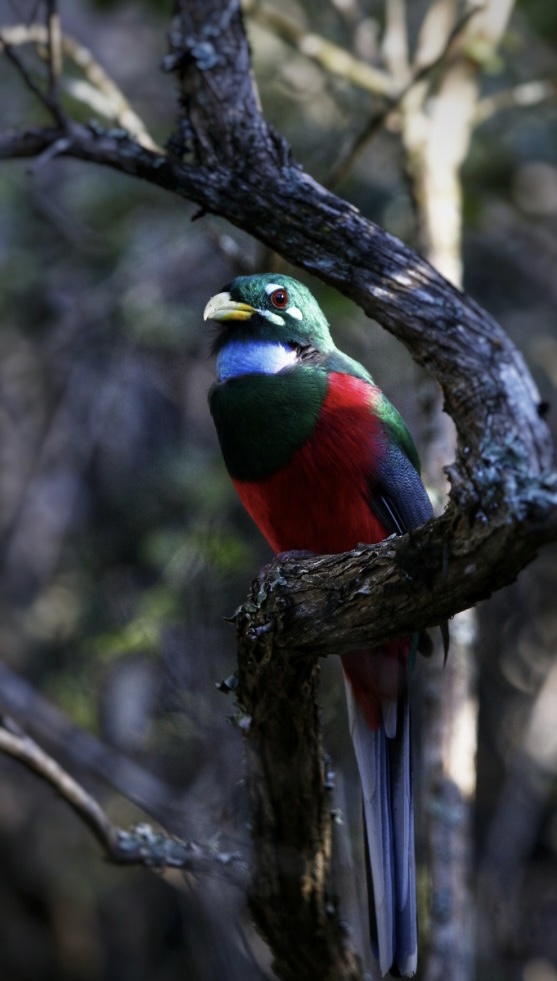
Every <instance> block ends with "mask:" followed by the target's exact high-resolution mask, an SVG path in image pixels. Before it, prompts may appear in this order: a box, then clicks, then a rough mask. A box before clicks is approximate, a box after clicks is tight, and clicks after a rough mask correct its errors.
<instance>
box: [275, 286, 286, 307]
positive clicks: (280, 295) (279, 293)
mask: <svg viewBox="0 0 557 981" xmlns="http://www.w3.org/2000/svg"><path fill="white" fill-rule="evenodd" d="M271 303H272V304H273V306H274V307H276V308H277V310H284V309H285V308H286V307H287V306H288V292H287V291H286V290H285V289H283V287H282V286H281V287H280V289H278V290H273V292H272V293H271Z"/></svg>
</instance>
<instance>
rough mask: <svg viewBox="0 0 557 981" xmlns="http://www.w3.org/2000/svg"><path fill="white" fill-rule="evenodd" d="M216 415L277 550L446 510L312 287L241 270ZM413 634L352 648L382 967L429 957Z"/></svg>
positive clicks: (224, 297)
mask: <svg viewBox="0 0 557 981" xmlns="http://www.w3.org/2000/svg"><path fill="white" fill-rule="evenodd" d="M204 316H205V319H206V320H207V319H209V320H215V321H217V322H218V324H219V328H220V329H219V333H218V335H217V337H216V340H215V343H214V351H215V353H216V355H217V381H216V383H215V384H214V385H213V386H212V388H211V391H210V393H209V404H210V408H211V413H212V416H213V419H214V422H215V426H216V429H217V433H218V437H219V441H220V445H221V449H222V453H223V456H224V461H225V463H226V467H227V469H228V471H229V473H230V476H231V478H232V481H233V483H234V486H235V488H236V490H237V492H238V494H239V496H240V499H241V501H242V503H243V505H244V507H245V508H246V510H247V511H248V512H249V514H250V515H251V517H252V518H253V520H254V521H255V523H256V524H257V525H258V527H259V529H260V530H261V532H262V533H263V535H264V536H265V538H266V539H267V541H268V542H269V544H270V545H271V547H272V548H273V549H274V551H275V552H288V551H293V550H307V551H310V552H314V553H320V554H330V553H334V552H345V551H349V550H350V549H353V548H355V546H356V545H357V544H358V543H360V542H368V543H370V544H373V543H375V542H378V541H381V540H382V539H384V538H386V537H388V536H389V535H392V534H394V533H398V534H400V533H403V532H405V531H407V530H410V529H413V528H416V527H418V526H419V525H422V524H423V523H424V522H426V521H427V520H428V519H429V518H430V517H431V516H432V509H431V504H430V502H429V499H428V496H427V494H426V492H425V489H424V486H423V484H422V481H421V479H420V476H419V460H418V456H417V453H416V449H415V447H414V444H413V442H412V439H411V437H410V434H409V433H408V430H407V428H406V426H405V424H404V422H403V420H402V418H401V416H400V415H399V413H398V412H397V410H396V409H395V408H394V407H393V406H392V405H391V403H390V402H389V401H388V400H387V399H386V398H385V396H384V395H383V393H382V392H381V391H380V389H379V388H378V387H377V386H376V385H375V384H374V382H373V379H372V377H371V375H370V374H369V372H368V371H366V369H365V368H364V367H363V366H362V365H361V364H358V362H357V361H354V360H353V359H352V358H350V357H348V356H347V355H346V354H343V353H342V351H339V350H338V348H337V347H335V344H334V342H333V340H332V338H331V334H330V332H329V325H328V323H327V320H326V319H325V316H324V315H323V313H322V311H321V309H320V307H319V305H318V304H317V302H316V300H315V299H314V297H313V296H312V294H311V293H310V292H309V290H308V289H307V288H306V287H305V286H303V285H302V284H301V283H299V282H297V281H296V280H295V279H292V278H291V277H289V276H283V275H280V274H278V273H267V274H265V275H256V276H240V277H238V278H237V279H235V280H234V281H233V282H232V283H231V284H230V285H229V286H228V287H226V288H225V289H224V290H223V291H222V292H221V293H218V294H217V295H216V296H213V297H212V298H211V299H210V300H209V302H208V304H207V306H206V308H205V313H204ZM412 643H413V641H412V640H411V639H410V638H403V639H399V640H395V641H392V642H390V643H388V644H386V645H385V646H383V647H382V648H381V649H379V650H369V651H355V652H351V653H348V654H345V655H343V657H342V664H343V669H344V675H345V679H346V691H347V697H348V711H349V720H350V731H351V735H352V740H353V743H354V748H355V753H356V758H357V763H358V769H359V773H360V779H361V784H362V791H363V801H364V818H365V820H364V825H365V841H366V861H367V862H368V865H369V869H368V883H370V887H369V892H370V921H371V934H372V937H371V940H372V947H373V948H374V953H375V956H376V958H377V959H378V961H379V967H380V970H381V973H382V974H383V975H384V974H387V973H389V972H391V973H393V974H397V975H402V976H403V977H411V976H412V975H413V974H415V972H416V964H417V916H416V871H415V858H414V819H413V807H412V769H411V747H410V715H409V698H408V668H409V660H410V659H411V658H410V656H409V655H410V651H411V647H412Z"/></svg>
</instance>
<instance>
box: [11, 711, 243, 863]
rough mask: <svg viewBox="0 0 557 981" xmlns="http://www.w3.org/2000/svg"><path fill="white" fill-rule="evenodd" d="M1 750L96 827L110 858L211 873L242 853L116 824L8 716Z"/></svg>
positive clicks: (142, 826)
mask: <svg viewBox="0 0 557 981" xmlns="http://www.w3.org/2000/svg"><path fill="white" fill-rule="evenodd" d="M0 751H1V752H3V753H6V754H7V755H8V756H12V757H13V758H14V759H17V760H19V762H20V763H22V764H23V765H24V766H26V767H28V769H30V770H32V771H33V772H34V773H36V774H37V775H38V776H39V777H42V779H43V780H45V781H46V783H48V784H49V785H50V786H51V787H53V789H54V790H55V791H56V792H57V793H58V794H59V795H60V797H62V798H63V800H65V801H66V802H67V803H68V804H69V805H70V807H71V808H72V809H73V810H74V812H75V813H76V814H77V815H78V816H79V817H80V818H81V819H82V821H84V822H85V824H86V825H87V826H88V827H89V829H90V830H91V831H92V832H93V834H94V836H95V838H96V839H97V841H98V842H99V844H100V845H101V847H102V848H103V850H104V852H105V853H106V856H107V858H108V859H109V860H110V861H111V862H115V863H116V864H124V865H145V866H147V867H148V868H157V869H163V868H178V869H188V870H189V871H193V872H200V871H203V872H207V871H215V870H219V871H222V869H223V868H224V867H225V866H228V865H231V864H233V863H235V862H237V860H238V858H239V855H238V854H237V853H223V852H217V851H215V849H212V848H208V847H207V846H202V845H199V844H197V843H196V842H191V841H188V842H186V841H181V840H180V839H179V838H173V837H169V836H168V835H166V834H163V833H162V832H160V831H155V830H154V829H153V828H152V827H151V825H149V824H137V825H135V826H134V827H132V828H129V829H128V830H124V829H123V828H118V827H116V825H114V824H112V822H111V821H110V819H109V817H108V815H107V814H106V812H105V811H104V810H103V809H102V807H101V806H100V804H99V803H98V801H97V800H95V798H94V797H92V796H91V794H89V793H88V792H87V791H86V790H85V788H84V787H83V786H82V785H81V784H80V783H78V781H77V780H75V779H74V777H72V776H71V775H70V774H69V773H68V772H67V770H64V769H63V767H61V766H60V764H59V763H57V762H56V760H54V759H53V758H52V756H49V755H48V753H45V751H44V749H42V747H41V746H39V744H38V743H36V742H35V740H34V739H31V737H30V736H29V735H28V734H27V733H26V732H24V731H23V729H21V728H20V726H18V725H17V723H16V722H14V720H13V719H11V718H10V717H9V716H3V717H2V718H1V719H0Z"/></svg>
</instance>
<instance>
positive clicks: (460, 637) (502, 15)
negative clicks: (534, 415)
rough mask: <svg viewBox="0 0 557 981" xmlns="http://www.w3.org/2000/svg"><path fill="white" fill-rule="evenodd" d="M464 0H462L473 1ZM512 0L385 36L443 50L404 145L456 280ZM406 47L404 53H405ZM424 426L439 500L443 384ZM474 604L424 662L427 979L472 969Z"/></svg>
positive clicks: (430, 389) (496, 0)
mask: <svg viewBox="0 0 557 981" xmlns="http://www.w3.org/2000/svg"><path fill="white" fill-rule="evenodd" d="M472 6H473V5H472V4H470V3H469V4H468V8H469V10H470V9H472ZM512 7H513V0H486V3H485V4H484V6H483V7H482V8H481V10H478V11H477V12H474V13H473V15H472V16H471V17H470V19H469V20H468V21H467V23H466V24H465V25H464V27H463V30H462V32H460V33H459V34H458V36H457V37H456V39H455V40H454V41H453V42H452V43H451V42H450V35H451V31H453V30H454V27H455V21H456V18H457V15H458V9H459V5H458V4H457V3H456V0H434V2H432V4H431V6H430V7H429V10H428V12H427V14H426V16H425V18H424V21H423V24H422V27H421V30H420V33H419V37H418V45H417V49H416V54H415V58H414V61H413V64H412V65H410V64H409V62H408V55H407V51H408V46H407V45H404V44H403V43H401V44H398V45H397V44H395V43H393V41H390V43H388V44H387V52H388V51H389V50H393V51H396V52H398V57H397V59H393V60H392V63H391V70H392V72H393V73H394V72H396V73H398V76H399V81H400V83H401V84H403V83H404V82H405V81H406V80H407V79H408V78H409V77H410V75H413V76H414V77H416V76H417V75H418V73H419V72H420V70H421V69H422V68H423V67H424V66H425V65H428V64H431V63H433V62H434V61H435V60H436V59H437V58H439V56H440V55H441V53H442V52H443V51H445V50H447V53H448V64H447V66H446V68H445V70H444V72H443V74H442V77H441V80H440V81H439V84H438V87H437V89H436V90H435V91H434V92H433V91H432V90H431V87H430V83H429V81H428V80H426V79H424V80H422V81H420V82H418V83H416V84H415V85H413V86H412V87H411V89H410V91H409V92H408V94H407V95H406V97H405V98H404V99H403V102H402V106H401V119H402V141H403V146H404V149H405V153H406V167H407V173H408V176H409V180H410V184H411V190H412V194H413V199H414V202H415V207H416V216H417V221H418V226H419V230H420V236H421V239H422V247H423V250H424V254H425V255H426V257H427V258H428V259H429V261H430V262H431V263H432V265H434V266H435V267H436V268H437V269H438V270H439V271H440V272H441V273H442V274H443V275H444V276H445V277H446V278H447V279H448V280H449V281H450V282H452V283H454V285H455V286H458V287H459V288H461V289H462V287H463V265H462V203H463V200H462V199H463V195H462V185H461V180H460V169H461V167H462V165H463V163H464V161H465V159H466V156H467V154H468V150H469V146H470V139H471V136H472V132H473V128H474V120H475V116H476V108H477V101H478V96H479V81H480V75H481V71H482V68H483V65H484V64H485V62H486V61H487V60H488V59H490V58H492V57H493V55H494V52H495V49H496V46H497V44H498V42H499V40H500V38H501V35H502V33H503V31H504V30H505V28H506V25H507V22H508V18H509V17H510V14H511V10H512ZM388 9H389V10H390V11H391V17H390V22H389V26H390V31H389V30H388V32H387V38H386V40H387V41H389V34H393V33H396V32H397V31H404V29H405V24H404V23H401V20H400V10H399V0H395V2H391V3H389V4H388ZM401 52H402V54H401ZM421 394H422V401H423V405H424V412H425V414H426V419H425V425H426V428H427V430H428V433H429V440H428V441H427V442H426V452H425V454H424V472H425V479H426V482H427V484H428V486H430V487H431V488H433V489H434V492H435V494H436V496H437V497H438V498H439V499H441V498H442V497H443V496H444V494H445V492H446V487H445V486H443V481H442V477H441V466H442V462H443V461H445V462H446V461H448V460H451V459H452V458H453V455H454V452H455V431H454V425H453V423H452V420H451V419H450V418H449V416H447V415H446V414H445V413H444V411H443V400H442V395H441V391H440V389H439V387H438V386H437V385H435V383H434V382H432V381H431V380H429V379H428V380H426V381H424V382H422V393H421ZM477 634H478V625H477V615H476V613H475V611H474V610H473V609H470V610H466V611H463V612H462V613H459V614H457V615H456V617H454V618H453V620H452V622H451V648H450V656H449V659H448V661H447V663H446V664H444V663H443V657H442V651H441V649H440V648H441V644H440V642H439V641H438V642H437V643H436V649H435V651H434V656H433V657H432V658H431V660H430V661H429V662H428V663H427V664H426V665H425V666H424V668H423V669H422V670H423V675H424V684H423V725H424V733H423V748H424V752H423V768H424V772H423V783H422V792H423V800H424V805H425V807H424V814H425V818H424V825H425V827H424V831H425V836H426V839H427V852H428V857H427V863H426V864H427V868H428V872H429V876H430V881H431V896H430V900H429V920H428V925H429V931H428V932H429V936H428V939H427V945H428V958H427V963H426V968H425V972H424V977H425V979H426V981H441V979H442V978H446V977H450V978H451V981H471V979H472V978H473V977H474V976H475V954H476V942H475V924H474V910H475V904H474V896H473V888H474V884H473V881H472V875H473V867H474V861H473V852H474V845H473V806H474V796H475V787H476V772H475V768H476V750H477V693H476V667H475V645H476V641H477Z"/></svg>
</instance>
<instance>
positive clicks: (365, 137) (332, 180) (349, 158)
mask: <svg viewBox="0 0 557 981" xmlns="http://www.w3.org/2000/svg"><path fill="white" fill-rule="evenodd" d="M479 9H480V8H478V7H473V8H471V9H470V10H468V11H466V13H465V14H463V16H462V17H461V18H460V20H459V21H458V22H457V23H456V24H455V25H454V27H453V29H452V30H451V32H450V34H449V36H448V38H447V41H446V43H445V45H444V46H443V48H442V50H441V51H440V52H439V54H437V55H436V56H435V57H434V58H433V59H432V60H431V61H428V62H427V64H423V65H420V67H419V68H418V69H417V70H416V71H415V72H414V74H413V75H412V77H411V78H410V79H409V80H408V81H407V82H406V84H405V85H403V86H402V88H401V89H400V90H399V91H398V92H397V93H396V95H394V96H392V97H391V98H390V100H389V102H388V104H387V105H386V106H385V107H384V108H383V109H381V110H380V111H379V112H377V113H375V114H374V115H373V116H372V117H371V118H370V120H369V122H368V123H367V125H366V126H365V127H364V129H363V130H362V131H361V133H359V134H358V135H357V136H356V137H355V138H354V139H353V141H352V143H351V144H350V146H349V147H348V149H347V150H346V151H345V154H344V156H343V157H342V158H341V160H339V162H338V163H337V164H336V165H335V166H334V167H333V169H332V170H331V172H330V174H329V176H328V178H327V180H326V181H325V183H326V186H327V187H330V188H334V187H336V186H337V185H338V184H339V183H340V181H341V180H343V179H344V178H345V177H346V175H347V174H348V173H349V171H350V170H351V169H352V167H353V166H354V164H355V162H356V160H357V159H358V157H359V156H360V154H361V153H362V151H363V149H364V147H365V146H366V145H367V143H369V141H370V140H371V139H373V137H374V136H375V134H376V133H378V132H379V131H380V130H381V129H382V128H383V126H384V125H385V123H386V121H387V119H388V117H389V116H390V115H391V113H393V112H394V111H395V110H396V109H398V107H399V106H400V105H401V103H402V102H403V101H404V99H405V98H406V96H407V95H408V93H409V92H410V91H411V89H413V88H414V86H415V85H417V84H418V83H419V82H422V81H424V79H426V78H427V77H428V75H429V74H430V73H431V72H433V71H434V70H435V69H436V68H437V67H438V66H439V65H440V64H441V63H442V62H443V61H444V60H445V58H447V57H448V55H449V54H450V53H451V49H452V47H453V45H454V43H455V41H456V40H457V39H458V38H459V37H460V35H461V33H462V32H463V30H464V28H465V27H466V25H467V24H468V22H469V20H470V18H471V17H473V16H474V15H475V14H476V13H477V12H478V10H479Z"/></svg>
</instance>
